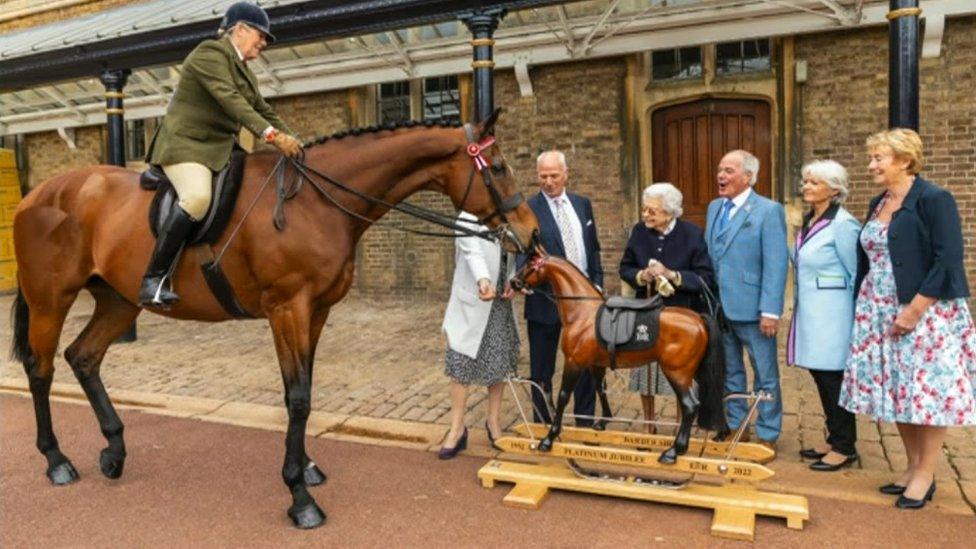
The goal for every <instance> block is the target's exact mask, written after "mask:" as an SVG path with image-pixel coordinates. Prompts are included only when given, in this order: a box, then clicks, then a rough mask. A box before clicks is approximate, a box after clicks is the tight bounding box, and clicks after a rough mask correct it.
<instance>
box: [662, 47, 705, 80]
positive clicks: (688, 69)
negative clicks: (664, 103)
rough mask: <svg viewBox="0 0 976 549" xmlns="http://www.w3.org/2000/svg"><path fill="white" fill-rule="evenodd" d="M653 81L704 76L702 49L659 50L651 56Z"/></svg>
mask: <svg viewBox="0 0 976 549" xmlns="http://www.w3.org/2000/svg"><path fill="white" fill-rule="evenodd" d="M651 74H652V78H653V80H679V79H683V78H696V77H701V75H702V53H701V48H700V47H693V48H676V49H673V50H658V51H656V52H654V53H652V54H651Z"/></svg>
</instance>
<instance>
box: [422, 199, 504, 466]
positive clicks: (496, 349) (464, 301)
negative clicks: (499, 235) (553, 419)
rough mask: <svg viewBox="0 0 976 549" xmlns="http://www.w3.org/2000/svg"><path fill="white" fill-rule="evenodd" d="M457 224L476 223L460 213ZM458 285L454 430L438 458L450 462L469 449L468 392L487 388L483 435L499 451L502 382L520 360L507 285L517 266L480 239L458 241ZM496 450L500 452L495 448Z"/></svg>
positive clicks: (448, 365) (451, 351) (453, 333)
mask: <svg viewBox="0 0 976 549" xmlns="http://www.w3.org/2000/svg"><path fill="white" fill-rule="evenodd" d="M458 219H459V220H461V221H462V222H466V224H467V225H468V226H470V227H472V228H475V227H477V228H478V229H479V230H486V228H485V227H478V226H477V218H476V217H475V216H473V215H471V214H469V213H467V212H461V213H460V215H459V216H458ZM454 242H455V245H454V247H455V264H456V265H455V268H454V281H453V283H452V285H451V298H450V300H449V301H448V303H447V311H446V312H445V314H444V324H443V329H444V332H445V333H446V334H447V354H446V356H445V359H444V373H445V374H446V375H447V376H448V377H450V378H451V429H450V431H448V433H447V437H446V438H445V439H444V446H443V447H442V448H441V451H440V452H439V453H438V457H439V458H440V459H451V458H453V457H454V456H456V455H457V454H458V452H460V451H461V450H464V449H465V448H467V445H468V429H467V427H465V425H464V410H465V408H466V403H467V400H468V387H469V386H471V385H481V386H487V387H488V417H487V420H486V421H485V429H486V430H487V431H488V440H489V441H490V442H491V444H492V446H495V438H497V437H498V436H499V435H500V434H501V425H500V424H499V422H498V416H499V411H500V409H501V402H502V389H503V387H502V381H503V380H504V379H505V377H506V376H507V375H509V374H512V373H514V372H515V368H516V365H517V363H518V357H519V338H518V330H517V328H516V325H515V313H514V312H513V311H512V302H511V297H512V289H511V287H509V285H508V280H509V279H510V278H511V276H512V274H513V273H514V270H515V262H514V260H513V259H512V258H510V257H509V256H508V254H503V253H502V249H501V246H500V245H499V244H497V243H495V242H489V241H487V240H483V239H480V238H476V237H462V238H457V239H455V241H454ZM496 448H497V446H496Z"/></svg>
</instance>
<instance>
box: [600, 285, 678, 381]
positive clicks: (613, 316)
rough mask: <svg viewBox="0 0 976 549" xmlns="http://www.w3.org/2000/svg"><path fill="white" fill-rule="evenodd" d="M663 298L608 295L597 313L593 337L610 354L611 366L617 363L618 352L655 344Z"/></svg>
mask: <svg viewBox="0 0 976 549" xmlns="http://www.w3.org/2000/svg"><path fill="white" fill-rule="evenodd" d="M663 308H664V301H663V300H662V299H661V296H660V295H655V296H654V297H652V298H649V299H634V298H627V297H616V296H614V297H611V298H609V299H607V302H606V303H605V304H603V305H601V306H600V310H599V311H598V312H597V314H596V340H597V341H598V342H599V343H600V345H601V346H603V348H604V349H606V350H607V351H608V352H609V353H610V368H611V369H615V368H616V366H617V360H616V353H617V351H640V350H644V349H650V348H651V347H653V346H654V344H655V343H657V336H658V324H659V322H660V319H661V310H662V309H663Z"/></svg>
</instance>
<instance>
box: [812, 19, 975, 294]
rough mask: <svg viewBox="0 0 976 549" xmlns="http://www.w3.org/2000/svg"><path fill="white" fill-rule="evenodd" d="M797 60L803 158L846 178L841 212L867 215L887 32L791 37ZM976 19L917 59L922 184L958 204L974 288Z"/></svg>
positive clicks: (950, 30) (952, 24) (883, 111)
mask: <svg viewBox="0 0 976 549" xmlns="http://www.w3.org/2000/svg"><path fill="white" fill-rule="evenodd" d="M796 44H797V49H796V51H797V58H800V59H806V60H807V62H808V79H807V83H806V84H804V85H803V90H802V94H803V95H802V101H803V106H802V113H803V114H802V116H803V118H802V124H803V130H802V133H803V135H802V142H803V158H804V161H809V160H812V159H815V158H832V159H834V160H836V161H838V162H840V163H841V164H843V165H844V166H845V167H846V168H847V169H848V172H849V174H850V179H851V195H850V198H849V199H848V204H847V208H848V210H850V212H851V213H852V214H854V215H855V216H856V217H858V218H863V217H864V215H865V214H866V213H867V205H868V202H869V201H870V199H871V198H872V197H873V196H875V195H876V194H877V193H878V192H880V189H879V188H878V187H877V185H875V184H874V183H873V182H872V181H871V179H870V178H869V177H868V174H867V151H866V150H865V148H864V142H865V140H866V139H867V137H868V136H869V135H871V134H872V133H874V132H876V131H879V130H883V129H885V128H886V127H887V123H888V55H887V45H888V33H887V28H886V27H878V28H873V29H864V30H855V31H846V32H836V33H829V34H821V35H813V36H803V37H798V38H797V41H796ZM974 66H976V17H964V18H954V19H948V20H946V26H945V34H944V35H943V42H942V54H941V55H940V56H939V58H938V59H923V60H922V63H921V71H920V78H919V80H920V88H921V97H920V128H919V129H920V130H921V131H920V134H921V136H922V139H923V142H924V146H925V149H924V160H925V169H924V170H923V172H922V174H923V175H924V176H925V177H926V178H927V179H929V180H931V181H933V182H935V183H937V184H939V185H942V186H945V187H946V188H948V189H949V190H950V191H951V192H952V194H953V195H954V196H955V198H956V201H957V202H958V204H959V210H960V214H961V216H962V223H963V235H964V237H965V246H966V251H967V252H968V253H967V255H966V272H967V277H968V279H969V285H970V288H971V289H974V288H976V252H974V251H973V244H974V242H976V187H974V182H976V100H974V98H973V90H974V89H976V71H974V70H973V67H974Z"/></svg>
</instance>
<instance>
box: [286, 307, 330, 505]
mask: <svg viewBox="0 0 976 549" xmlns="http://www.w3.org/2000/svg"><path fill="white" fill-rule="evenodd" d="M328 318H329V309H328V308H325V309H320V310H318V311H316V312H315V314H313V315H312V325H311V328H310V331H309V338H310V343H311V349H310V350H309V357H310V360H311V361H312V362H311V363H310V365H309V369H308V383H309V387H311V385H312V377H313V376H312V374H313V372H314V371H315V368H314V366H313V365H314V361H315V350H316V349H317V348H318V345H319V336H321V335H322V328H323V327H324V326H325V321H326V319H328ZM287 405H288V404H287V402H286V403H285V406H286V407H287ZM302 472H303V473H302V474H303V475H304V476H305V484H306V485H307V486H319V485H321V484H325V481H326V479H327V478H328V477H327V476H326V474H325V471H323V470H321V469H319V467H318V465H316V464H315V462H314V461H312V458H310V457H308V454H307V453H306V454H305V460H304V465H303V466H302Z"/></svg>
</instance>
